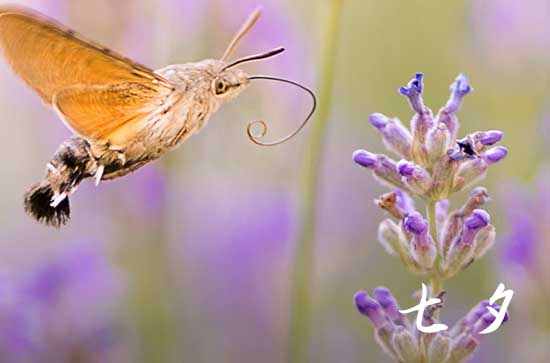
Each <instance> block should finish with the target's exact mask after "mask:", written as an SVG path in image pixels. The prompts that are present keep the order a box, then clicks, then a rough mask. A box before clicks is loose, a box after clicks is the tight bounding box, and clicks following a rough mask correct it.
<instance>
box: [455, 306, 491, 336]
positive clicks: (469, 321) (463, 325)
mask: <svg viewBox="0 0 550 363" xmlns="http://www.w3.org/2000/svg"><path fill="white" fill-rule="evenodd" d="M490 305H491V304H490V303H489V301H487V300H484V301H481V302H480V303H479V304H477V305H476V306H474V307H473V308H472V309H471V310H470V311H469V312H468V313H467V314H466V315H465V316H464V317H463V318H462V319H460V321H458V322H457V323H456V324H455V325H454V326H453V327H452V329H451V330H450V331H449V336H450V337H452V338H455V337H458V336H459V335H461V334H463V333H465V332H468V333H469V332H471V331H472V330H473V327H474V325H475V324H476V323H477V321H478V320H479V319H480V318H481V317H482V316H483V314H485V313H486V312H487V311H488V310H487V307H488V306H490Z"/></svg>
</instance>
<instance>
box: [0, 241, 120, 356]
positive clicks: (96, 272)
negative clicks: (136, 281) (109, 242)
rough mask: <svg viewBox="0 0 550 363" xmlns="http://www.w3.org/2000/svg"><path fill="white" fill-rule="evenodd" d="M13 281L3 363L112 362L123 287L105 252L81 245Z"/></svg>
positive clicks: (6, 306)
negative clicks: (118, 306) (115, 309)
mask: <svg viewBox="0 0 550 363" xmlns="http://www.w3.org/2000/svg"><path fill="white" fill-rule="evenodd" d="M10 281H12V282H13V283H12V284H11V285H8V284H3V287H4V290H3V291H2V293H1V294H0V295H2V296H1V297H2V298H3V299H4V300H3V302H2V304H1V306H0V329H1V331H2V334H0V362H2V363H4V362H5V363H14V362H56V363H65V362H66V363H70V362H74V361H77V360H78V361H85V362H93V361H102V362H111V361H112V360H111V359H110V358H109V357H110V355H111V354H112V353H113V351H114V348H115V336H116V320H115V319H114V316H113V315H112V313H113V312H114V311H113V310H112V309H113V308H114V307H115V306H116V304H117V301H118V298H119V297H120V283H119V282H120V281H119V279H118V277H117V275H116V274H115V273H114V271H113V270H112V268H111V267H110V266H109V265H108V264H107V262H106V261H105V259H104V257H103V256H102V255H101V252H100V251H98V250H97V249H95V248H94V247H91V245H89V246H88V245H79V246H77V247H76V248H74V249H71V250H69V251H66V252H65V253H63V254H62V255H60V256H58V257H57V258H54V259H52V260H50V261H47V262H45V263H44V264H43V265H41V266H39V267H38V268H36V269H35V270H33V271H31V273H30V274H29V275H28V276H27V277H26V278H25V279H16V280H12V279H10ZM6 287H9V289H7V288H6Z"/></svg>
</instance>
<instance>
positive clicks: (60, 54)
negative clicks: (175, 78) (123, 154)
mask: <svg viewBox="0 0 550 363" xmlns="http://www.w3.org/2000/svg"><path fill="white" fill-rule="evenodd" d="M0 49H1V50H2V51H3V54H4V56H5V58H6V59H7V61H8V63H9V64H10V65H11V66H12V68H13V70H14V71H15V73H16V74H17V75H18V76H19V77H21V78H22V79H23V80H24V81H25V82H26V83H27V84H28V85H29V86H30V87H31V88H32V89H33V90H35V91H36V92H37V93H38V95H39V96H40V97H41V98H42V99H43V100H44V102H46V103H47V104H49V105H52V106H53V100H54V98H55V96H56V94H58V93H60V92H68V93H70V94H71V96H70V97H69V96H67V94H65V97H69V98H70V99H71V100H72V101H71V102H73V104H72V106H71V107H78V105H79V103H78V102H77V101H76V100H75V98H74V97H75V96H76V95H77V94H82V92H83V89H82V86H86V85H90V86H94V87H95V86H97V87H100V88H101V86H109V85H119V86H116V87H119V88H120V87H121V86H120V85H123V84H133V85H134V86H132V87H130V89H131V93H132V94H137V95H138V97H137V98H136V99H135V100H132V101H131V102H133V103H138V102H149V101H152V100H159V99H164V98H165V97H167V95H169V94H170V93H171V92H172V91H173V90H174V87H173V85H172V84H171V83H170V82H169V81H168V80H166V79H164V78H163V77H161V76H160V75H158V74H155V73H154V72H153V71H152V70H150V69H148V68H146V67H144V66H142V65H140V64H138V63H135V62H133V61H131V60H129V59H127V58H124V57H122V56H120V55H118V54H116V53H114V52H112V51H110V50H108V49H106V48H104V47H102V46H101V45H99V44H96V43H93V42H91V41H89V40H86V39H84V38H83V37H81V36H79V35H77V34H75V33H74V32H73V31H70V30H68V29H66V28H64V27H63V26H62V25H60V24H58V23H57V22H55V21H53V20H51V19H48V18H46V17H44V16H43V15H40V14H38V13H35V12H34V11H31V10H27V9H23V8H20V7H0ZM138 85H141V86H138ZM74 87H77V88H79V89H80V90H79V91H75V88H74ZM116 87H115V88H114V89H117V88H116ZM107 88H108V87H107ZM68 90H70V91H68ZM96 91H97V89H96ZM140 91H144V92H145V93H146V94H147V95H146V96H143V97H140V94H139V93H140ZM111 92H113V91H111ZM91 93H94V92H91ZM155 93H156V97H155V96H153V94H155ZM87 96H88V97H89V98H90V99H95V98H100V99H101V98H102V97H104V95H102V93H101V92H99V95H97V94H96V95H94V96H92V95H87ZM60 98H61V97H57V99H58V100H59V99H60ZM90 99H87V100H86V101H85V102H84V104H85V105H84V106H83V107H84V108H86V107H96V106H92V104H93V103H94V102H96V101H95V100H93V101H90ZM119 101H120V98H119ZM67 102H68V101H67ZM114 102H115V101H113V102H111V109H110V111H104V112H99V114H112V115H113V117H109V118H107V119H100V118H99V116H96V117H92V115H90V114H89V112H88V111H86V110H83V111H81V112H79V111H78V110H76V109H71V111H70V113H75V114H79V115H84V114H88V115H89V116H90V118H83V117H80V116H79V117H74V118H72V117H70V116H67V118H66V121H67V123H68V124H69V125H70V126H71V127H72V128H73V129H74V130H75V131H76V132H78V133H79V134H80V135H81V136H83V137H84V138H93V139H97V138H101V137H103V136H104V135H106V134H107V133H108V132H107V130H110V131H111V132H112V131H113V130H114V129H116V128H117V127H118V126H120V125H122V124H125V123H127V122H128V118H130V119H135V117H137V115H131V114H129V113H125V112H124V111H130V110H129V109H128V105H127V104H123V105H117V104H115V103H114ZM88 103H89V104H88ZM142 106H143V107H139V106H138V105H137V104H136V105H135V106H133V108H134V109H136V110H137V109H140V110H141V109H145V108H147V107H146V106H147V105H145V104H144V105H142ZM97 111H99V110H97ZM115 115H118V116H115ZM121 117H122V118H123V119H120V118H121ZM96 128H99V129H100V130H101V131H96V130H97V129H96Z"/></svg>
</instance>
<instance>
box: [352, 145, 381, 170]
mask: <svg viewBox="0 0 550 363" xmlns="http://www.w3.org/2000/svg"><path fill="white" fill-rule="evenodd" d="M352 159H353V161H355V162H356V163H357V164H359V165H361V166H363V167H365V168H368V169H372V170H376V168H378V167H379V165H380V163H379V162H378V155H376V154H373V153H370V152H368V151H367V150H356V151H355V152H354V153H353V155H352Z"/></svg>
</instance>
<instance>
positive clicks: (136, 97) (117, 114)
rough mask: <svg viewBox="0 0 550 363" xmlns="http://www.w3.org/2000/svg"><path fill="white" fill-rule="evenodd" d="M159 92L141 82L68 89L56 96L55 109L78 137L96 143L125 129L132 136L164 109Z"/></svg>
mask: <svg viewBox="0 0 550 363" xmlns="http://www.w3.org/2000/svg"><path fill="white" fill-rule="evenodd" d="M160 102H162V100H161V99H160V98H159V95H158V92H157V90H155V89H154V88H152V87H148V86H146V85H143V84H141V83H121V84H116V85H90V86H74V87H68V88H65V89H63V90H61V91H60V92H58V93H56V94H55V96H54V98H53V107H54V109H55V110H56V111H57V113H58V114H59V115H60V116H61V118H62V119H63V120H64V121H65V122H66V123H67V125H68V126H69V127H70V128H71V129H72V130H73V131H74V132H76V133H77V134H80V135H86V136H87V137H88V138H90V139H93V140H109V141H110V142H111V143H120V142H123V141H124V140H116V141H115V140H111V136H112V135H113V134H114V133H115V132H116V131H120V130H121V129H122V128H125V129H126V130H127V132H128V133H129V134H128V135H127V136H128V137H132V136H133V135H134V134H135V132H137V131H138V130H137V129H135V127H137V128H139V126H140V122H141V121H143V122H146V121H147V118H148V116H150V115H152V114H154V111H155V110H158V109H159V107H160V106H161V103H160Z"/></svg>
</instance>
